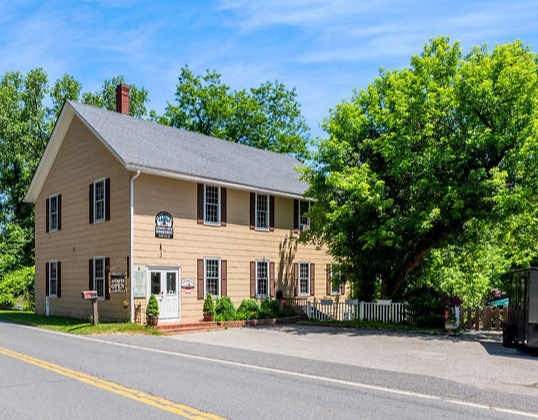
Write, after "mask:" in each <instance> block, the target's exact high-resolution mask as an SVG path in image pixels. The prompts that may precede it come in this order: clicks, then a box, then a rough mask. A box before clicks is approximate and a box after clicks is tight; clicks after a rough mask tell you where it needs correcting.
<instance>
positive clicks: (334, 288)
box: [331, 264, 342, 295]
mask: <svg viewBox="0 0 538 420" xmlns="http://www.w3.org/2000/svg"><path fill="white" fill-rule="evenodd" d="M337 269H338V266H337V265H336V264H331V295H340V294H341V291H342V287H341V286H339V285H337V284H335V282H334V281H332V280H333V277H334V274H335V272H336V271H337Z"/></svg>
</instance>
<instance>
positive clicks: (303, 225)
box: [299, 201, 310, 232]
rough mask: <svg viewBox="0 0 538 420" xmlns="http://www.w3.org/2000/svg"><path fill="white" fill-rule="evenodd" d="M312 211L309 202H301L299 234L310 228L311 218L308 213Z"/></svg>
mask: <svg viewBox="0 0 538 420" xmlns="http://www.w3.org/2000/svg"><path fill="white" fill-rule="evenodd" d="M309 210H310V203H309V202H308V201H299V232H302V231H304V230H306V229H308V228H309V227H310V217H307V216H306V213H308V211H309Z"/></svg>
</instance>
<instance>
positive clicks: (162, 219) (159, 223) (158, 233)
mask: <svg viewBox="0 0 538 420" xmlns="http://www.w3.org/2000/svg"><path fill="white" fill-rule="evenodd" d="M155 237H156V238H165V239H172V238H173V237H174V218H173V217H172V215H171V214H170V213H168V212H166V211H161V212H159V213H158V214H157V216H155Z"/></svg>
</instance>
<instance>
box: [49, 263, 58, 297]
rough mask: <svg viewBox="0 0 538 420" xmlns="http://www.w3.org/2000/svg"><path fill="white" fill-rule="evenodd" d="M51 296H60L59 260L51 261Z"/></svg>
mask: <svg viewBox="0 0 538 420" xmlns="http://www.w3.org/2000/svg"><path fill="white" fill-rule="evenodd" d="M49 296H50V297H57V296H58V261H50V262H49Z"/></svg>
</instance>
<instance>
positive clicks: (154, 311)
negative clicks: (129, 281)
mask: <svg viewBox="0 0 538 420" xmlns="http://www.w3.org/2000/svg"><path fill="white" fill-rule="evenodd" d="M158 316H159V303H158V302H157V298H156V297H155V295H154V294H153V293H152V294H151V296H150V297H149V301H148V306H146V317H147V318H157V317H158Z"/></svg>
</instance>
